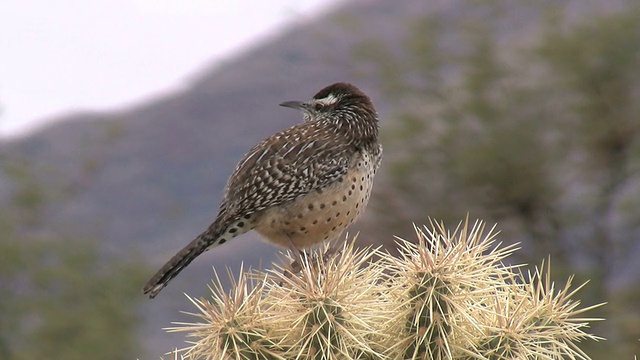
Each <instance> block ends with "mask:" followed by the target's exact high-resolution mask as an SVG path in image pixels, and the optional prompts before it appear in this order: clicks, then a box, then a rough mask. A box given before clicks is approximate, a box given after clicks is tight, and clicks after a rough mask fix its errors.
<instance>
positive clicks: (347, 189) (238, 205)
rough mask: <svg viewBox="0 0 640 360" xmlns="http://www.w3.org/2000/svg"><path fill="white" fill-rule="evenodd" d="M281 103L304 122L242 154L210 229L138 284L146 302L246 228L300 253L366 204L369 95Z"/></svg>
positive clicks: (373, 165)
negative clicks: (146, 296) (300, 114)
mask: <svg viewBox="0 0 640 360" xmlns="http://www.w3.org/2000/svg"><path fill="white" fill-rule="evenodd" d="M281 105H282V106H286V107H293V108H298V109H301V110H303V114H304V120H305V121H304V122H303V123H301V124H297V125H295V126H292V127H291V128H289V129H287V130H285V131H282V132H280V133H277V134H275V135H274V136H271V137H269V138H267V139H265V140H264V141H262V142H260V143H259V144H258V145H256V146H255V147H254V148H253V149H251V150H250V151H249V152H248V153H247V154H246V155H245V156H244V158H243V159H242V160H241V161H240V162H239V163H238V165H237V167H236V169H235V170H234V172H233V174H232V175H231V177H230V178H229V180H228V183H227V186H226V188H225V191H224V198H223V200H222V203H221V204H220V209H219V213H218V215H217V217H216V219H215V221H214V222H213V224H211V225H210V226H209V228H208V229H207V230H206V231H204V232H203V233H202V234H200V235H199V236H198V237H197V238H196V239H194V240H193V241H192V242H191V243H190V244H188V245H187V246H186V247H185V248H183V249H182V250H180V251H179V252H178V253H177V254H176V255H175V256H173V257H172V258H171V259H170V260H169V261H168V262H167V263H166V264H165V265H164V266H163V267H162V268H161V269H160V270H159V271H158V272H157V273H156V274H155V275H154V276H153V277H152V278H151V279H150V280H149V282H148V283H147V284H146V285H145V287H144V293H148V294H149V296H150V297H151V298H153V297H155V296H156V295H157V294H158V293H159V292H160V291H161V290H162V289H163V288H164V287H165V286H166V285H167V283H168V282H169V281H171V279H173V278H174V277H175V276H176V275H177V274H178V273H179V272H180V271H182V269H184V267H186V266H187V265H188V264H189V263H190V262H191V261H192V260H193V259H195V258H196V257H197V256H198V255H200V254H201V253H202V252H204V251H205V250H207V249H209V248H212V247H215V246H218V245H221V244H223V243H225V242H227V241H229V240H230V239H232V238H234V237H236V236H238V235H240V234H243V233H245V232H247V231H250V230H252V229H256V230H257V231H258V232H259V233H260V234H261V235H263V236H264V237H266V239H267V240H269V241H271V242H273V243H276V244H278V245H281V246H285V247H292V246H291V245H293V247H294V248H304V247H307V246H310V245H314V244H317V243H320V242H322V241H324V240H327V239H328V238H330V237H331V236H334V235H336V234H339V232H341V231H342V230H343V229H344V228H345V227H346V226H347V225H349V224H350V223H351V222H353V221H354V220H355V219H356V217H357V216H358V214H359V213H360V212H361V211H362V210H363V208H364V207H365V206H366V203H367V201H368V199H369V195H370V192H371V186H372V184H373V176H374V175H375V172H376V170H377V169H378V167H379V165H380V160H381V157H382V146H381V145H380V144H379V142H378V118H377V114H376V111H375V108H374V106H373V104H372V102H371V100H370V99H369V97H367V96H366V95H365V94H364V93H362V92H361V91H360V90H359V89H357V88H356V87H355V86H353V85H351V84H346V83H336V84H333V85H330V86H327V87H325V88H324V89H322V90H320V92H318V93H317V94H316V95H315V96H314V97H313V99H311V100H310V101H308V102H293V101H291V102H285V103H282V104H281Z"/></svg>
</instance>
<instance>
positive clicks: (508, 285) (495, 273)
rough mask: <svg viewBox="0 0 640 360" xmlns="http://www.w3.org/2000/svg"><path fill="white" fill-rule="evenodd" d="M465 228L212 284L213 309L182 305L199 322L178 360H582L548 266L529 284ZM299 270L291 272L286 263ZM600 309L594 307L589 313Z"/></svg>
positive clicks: (491, 243) (582, 322)
mask: <svg viewBox="0 0 640 360" xmlns="http://www.w3.org/2000/svg"><path fill="white" fill-rule="evenodd" d="M484 230H485V227H484V224H483V223H482V222H476V223H475V224H474V225H473V226H472V227H471V228H469V226H468V222H467V221H465V222H463V223H462V224H461V226H459V227H458V228H457V229H456V230H455V231H453V232H449V231H447V230H446V229H445V227H444V226H443V225H442V224H437V223H433V222H432V223H431V227H429V228H427V227H424V228H416V234H417V237H418V239H417V242H415V243H413V242H409V241H406V240H402V239H398V246H399V256H393V255H391V254H389V253H387V252H383V251H381V250H379V249H371V248H365V249H361V250H356V249H354V246H353V241H347V242H345V243H344V245H343V246H342V247H341V248H340V249H339V251H335V250H331V249H330V247H329V246H330V245H327V246H324V247H323V248H322V249H318V251H316V252H315V253H314V254H315V255H302V256H301V257H298V256H295V257H294V256H291V255H288V256H287V259H286V264H287V265H282V266H279V265H276V266H274V268H273V269H272V270H268V271H253V272H249V273H245V272H244V271H241V274H240V275H239V277H238V278H237V279H236V280H234V281H233V284H232V288H231V290H230V291H224V290H223V289H222V286H221V285H220V280H219V278H218V276H217V275H216V277H215V279H214V283H213V287H212V289H211V290H212V294H213V295H212V298H211V299H191V301H192V302H193V303H194V304H195V306H196V307H197V309H198V312H197V313H194V314H193V315H195V316H197V317H198V318H199V319H200V321H199V322H197V323H180V324H176V327H174V328H171V329H170V331H184V332H187V333H188V336H189V337H190V338H191V339H193V342H192V346H190V347H188V348H186V349H183V352H182V354H181V356H182V357H183V358H187V359H216V360H218V359H243V360H245V359H246V360H249V359H256V360H257V359H274V360H276V359H277V360H289V359H313V360H325V359H326V360H330V359H345V360H350V359H363V360H365V359H389V360H400V359H489V360H494V359H495V360H499V359H589V357H588V356H587V355H586V354H585V353H584V352H583V351H581V350H580V349H579V348H578V346H577V345H576V344H577V342H579V341H581V340H583V339H592V340H598V339H599V338H598V337H596V336H594V335H591V334H588V333H586V332H585V328H587V327H588V323H589V321H594V320H598V319H592V318H583V317H581V314H582V313H583V312H585V311H587V310H590V309H592V308H594V307H595V306H591V307H587V308H581V307H580V302H579V301H576V300H573V299H572V296H573V295H574V294H575V292H576V291H577V290H578V289H579V288H580V287H578V288H577V289H574V290H571V279H569V281H567V284H566V285H565V286H564V287H562V288H560V289H557V288H556V287H555V285H554V283H552V282H551V281H550V279H549V272H550V268H549V264H548V262H547V265H546V267H545V265H544V263H543V265H542V266H541V267H539V268H536V269H535V271H533V272H532V273H527V274H526V275H525V274H523V273H522V272H521V271H520V267H519V266H507V265H504V264H503V260H504V259H505V258H506V257H507V256H509V255H511V254H512V253H513V252H514V251H516V250H517V248H516V247H515V246H505V247H503V246H501V244H499V243H498V242H497V241H496V239H495V232H494V231H493V229H491V230H489V231H488V232H486V233H485V232H484ZM293 261H298V262H301V268H302V270H301V271H299V272H295V271H290V265H289V264H290V262H293ZM596 306H597V305H596Z"/></svg>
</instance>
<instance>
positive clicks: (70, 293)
mask: <svg viewBox="0 0 640 360" xmlns="http://www.w3.org/2000/svg"><path fill="white" fill-rule="evenodd" d="M4 160H5V161H4V162H3V163H2V164H1V165H2V168H1V169H0V170H2V171H3V174H4V175H5V176H6V179H9V180H11V181H12V187H13V193H12V197H11V199H10V201H9V204H8V205H7V206H5V207H3V208H2V210H1V211H0V234H1V235H0V283H1V284H2V296H0V358H1V359H6V360H14V359H15V360H22V359H25V360H26V359H61V360H62V359H65V360H73V359H78V360H80V359H129V358H130V356H131V353H132V352H133V351H134V350H136V349H137V341H136V339H135V331H136V329H137V326H138V324H139V321H140V316H139V315H138V313H137V312H138V309H137V307H138V301H139V300H140V299H141V298H142V297H141V296H140V295H139V291H138V290H139V286H138V285H139V284H141V283H142V281H143V271H144V266H142V265H141V264H139V262H138V261H133V258H126V259H123V258H119V257H118V258H115V257H113V256H111V257H110V256H107V255H104V254H103V253H101V252H100V248H99V244H98V243H97V242H96V241H95V239H83V238H78V237H75V236H73V235H64V236H63V235H59V234H55V233H54V232H53V231H51V230H50V229H44V228H42V227H41V226H40V222H39V217H40V214H41V212H42V211H44V209H45V207H46V205H47V202H48V199H49V198H50V197H51V196H54V194H53V193H54V192H55V191H56V190H55V189H52V188H50V187H49V188H47V187H45V186H44V185H43V184H42V183H41V182H40V181H38V180H37V177H36V176H35V174H34V171H37V170H36V167H34V166H31V165H30V164H28V163H23V162H20V161H12V162H9V161H6V159H4ZM65 233H67V234H72V229H65Z"/></svg>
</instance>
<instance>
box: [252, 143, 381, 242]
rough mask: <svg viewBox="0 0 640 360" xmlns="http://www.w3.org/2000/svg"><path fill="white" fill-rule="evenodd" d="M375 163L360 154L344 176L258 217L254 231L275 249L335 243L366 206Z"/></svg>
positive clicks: (371, 158) (366, 155)
mask: <svg viewBox="0 0 640 360" xmlns="http://www.w3.org/2000/svg"><path fill="white" fill-rule="evenodd" d="M378 163H379V162H378V161H377V159H375V158H374V156H372V155H371V154H369V153H367V152H362V153H359V154H358V155H357V156H356V157H354V159H353V160H352V161H351V164H350V166H349V170H348V171H347V173H346V174H345V175H344V176H342V177H340V178H339V179H338V180H337V181H334V182H333V183H332V184H330V185H328V186H325V187H324V188H320V189H315V190H312V191H311V192H310V193H308V194H304V195H301V196H299V197H298V198H296V199H295V200H293V201H291V202H289V203H286V204H283V205H281V206H277V207H274V208H271V209H267V210H266V211H265V212H264V213H263V214H261V216H259V217H258V218H259V219H258V220H257V223H256V226H255V228H254V229H255V230H256V231H257V232H258V233H259V234H261V235H262V236H264V237H265V238H266V239H267V240H269V241H271V242H273V243H275V244H277V245H280V246H283V247H290V243H291V242H293V244H295V246H296V247H297V248H299V249H300V248H306V247H309V246H313V245H315V244H318V243H321V242H323V241H326V240H331V239H335V238H336V237H338V236H339V235H340V233H341V232H342V231H343V230H344V229H345V228H346V227H347V226H348V225H350V224H351V223H353V222H354V221H355V220H356V219H357V218H358V216H359V215H360V214H361V213H362V211H363V210H364V208H365V207H366V206H367V203H368V201H369V197H370V195H371V189H372V187H373V177H374V175H375V171H376V170H377V165H378Z"/></svg>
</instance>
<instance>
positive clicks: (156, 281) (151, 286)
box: [142, 230, 217, 299]
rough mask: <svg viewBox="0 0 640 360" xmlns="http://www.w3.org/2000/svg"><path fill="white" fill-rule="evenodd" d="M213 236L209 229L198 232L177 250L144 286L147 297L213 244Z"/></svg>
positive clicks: (156, 293) (159, 289)
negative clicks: (197, 234)
mask: <svg viewBox="0 0 640 360" xmlns="http://www.w3.org/2000/svg"><path fill="white" fill-rule="evenodd" d="M216 238H217V236H214V235H213V234H212V233H211V232H210V231H209V230H208V231H205V232H203V233H202V234H200V235H199V236H198V237H197V238H195V239H193V241H191V242H190V243H189V245H187V246H185V247H184V248H182V250H180V251H178V253H177V254H175V255H174V256H173V257H172V258H171V259H170V260H169V261H167V263H166V264H164V265H163V266H162V267H161V268H160V270H158V272H156V274H155V275H153V277H152V278H151V279H149V281H147V284H146V285H145V286H144V288H143V289H142V291H143V292H144V293H145V294H149V298H150V299H153V298H154V297H156V295H158V293H159V292H160V291H161V290H162V289H163V288H164V287H165V286H167V284H168V283H169V281H171V280H172V279H173V278H174V277H176V275H178V274H179V273H180V272H181V271H182V269H184V268H185V267H186V266H187V265H189V264H190V263H191V262H192V261H193V259H195V258H196V257H198V255H200V254H202V253H203V252H204V251H205V250H207V248H208V247H210V246H212V245H215V244H216V243H215V239H216Z"/></svg>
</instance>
